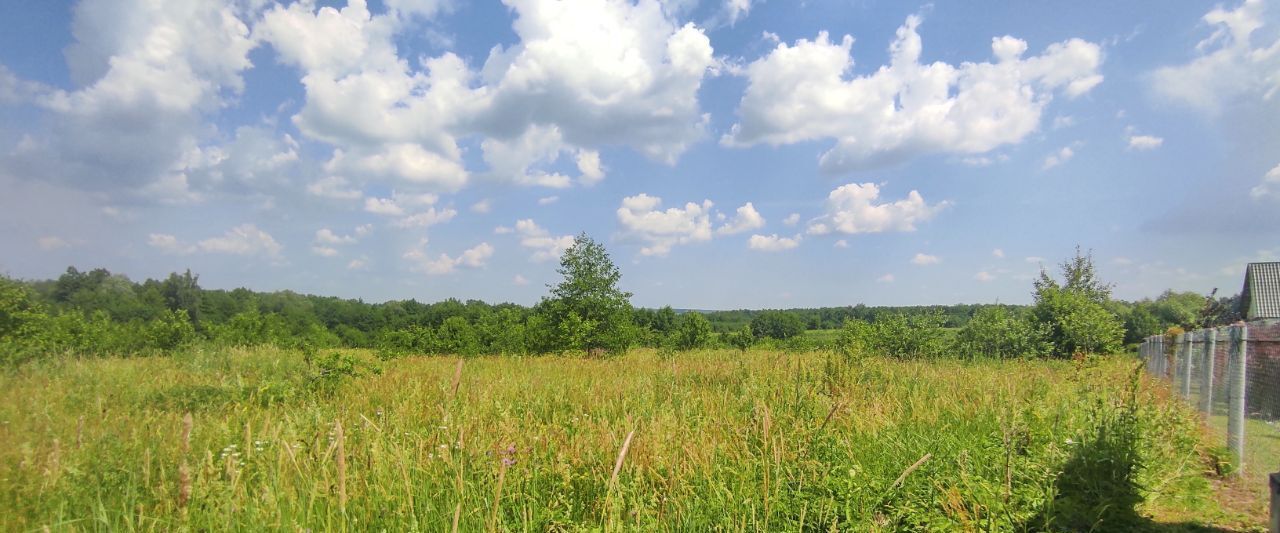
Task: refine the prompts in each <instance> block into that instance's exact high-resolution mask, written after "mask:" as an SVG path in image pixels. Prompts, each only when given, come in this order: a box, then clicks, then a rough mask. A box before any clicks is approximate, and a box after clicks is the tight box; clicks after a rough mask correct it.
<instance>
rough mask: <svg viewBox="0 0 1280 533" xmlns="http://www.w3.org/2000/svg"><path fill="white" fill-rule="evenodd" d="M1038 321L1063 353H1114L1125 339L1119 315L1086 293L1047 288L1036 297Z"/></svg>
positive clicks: (1055, 348)
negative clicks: (1091, 298)
mask: <svg viewBox="0 0 1280 533" xmlns="http://www.w3.org/2000/svg"><path fill="white" fill-rule="evenodd" d="M1033 316H1034V317H1035V320H1036V323H1037V324H1038V325H1039V326H1040V327H1042V328H1044V330H1045V331H1046V332H1047V333H1048V335H1049V337H1048V338H1049V341H1050V343H1052V346H1053V353H1054V354H1055V355H1058V356H1060V357H1066V356H1071V355H1075V354H1077V353H1086V354H1092V353H1103V354H1105V353H1114V352H1116V351H1118V350H1119V349H1120V343H1121V342H1122V341H1123V339H1124V326H1123V324H1122V323H1121V322H1120V319H1119V318H1118V317H1116V316H1115V315H1114V314H1112V313H1111V312H1110V311H1108V310H1107V308H1106V307H1104V306H1103V305H1102V304H1100V303H1097V302H1094V301H1092V300H1090V299H1089V298H1088V297H1087V296H1085V295H1084V294H1081V293H1078V292H1072V291H1067V290H1063V289H1047V290H1044V291H1042V292H1041V293H1040V294H1038V295H1037V297H1036V307H1035V309H1034V310H1033Z"/></svg>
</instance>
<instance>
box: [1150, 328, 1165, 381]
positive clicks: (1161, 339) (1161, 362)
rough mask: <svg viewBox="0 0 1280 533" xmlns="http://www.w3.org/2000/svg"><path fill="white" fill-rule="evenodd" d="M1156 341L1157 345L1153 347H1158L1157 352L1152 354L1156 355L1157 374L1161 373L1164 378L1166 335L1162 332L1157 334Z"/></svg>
mask: <svg viewBox="0 0 1280 533" xmlns="http://www.w3.org/2000/svg"><path fill="white" fill-rule="evenodd" d="M1155 342H1156V345H1155V346H1153V347H1155V349H1156V354H1152V355H1155V356H1156V375H1160V377H1161V378H1164V377H1165V336H1162V334H1157V336H1156V338H1155Z"/></svg>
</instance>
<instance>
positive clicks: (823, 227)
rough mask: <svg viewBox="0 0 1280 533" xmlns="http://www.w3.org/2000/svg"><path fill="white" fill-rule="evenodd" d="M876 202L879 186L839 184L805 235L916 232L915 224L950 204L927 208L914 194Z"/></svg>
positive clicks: (930, 217)
mask: <svg viewBox="0 0 1280 533" xmlns="http://www.w3.org/2000/svg"><path fill="white" fill-rule="evenodd" d="M879 199H880V186H878V185H876V184H874V183H861V184H859V183H850V184H847V185H841V186H840V187H837V188H836V189H835V190H833V191H831V194H829V195H827V212H826V214H825V215H823V216H821V217H818V218H816V219H814V220H813V221H812V222H810V223H809V229H808V233H809V234H812V235H824V234H827V233H831V232H838V233H846V234H854V233H880V232H886V231H915V230H916V224H918V223H921V222H927V221H928V220H930V219H932V218H933V217H934V215H936V214H938V213H939V212H940V211H942V210H943V209H946V208H947V206H949V205H950V203H949V202H945V201H944V202H940V203H937V204H933V205H929V204H927V203H925V201H924V198H923V197H921V196H920V193H919V192H917V191H911V192H910V193H908V194H907V197H906V198H904V199H902V200H897V201H893V202H884V203H876V202H877V200H879Z"/></svg>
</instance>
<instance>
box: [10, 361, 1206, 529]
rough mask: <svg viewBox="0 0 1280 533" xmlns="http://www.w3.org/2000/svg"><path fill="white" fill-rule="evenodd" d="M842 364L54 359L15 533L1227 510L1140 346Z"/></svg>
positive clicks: (15, 399) (946, 519) (969, 522)
mask: <svg viewBox="0 0 1280 533" xmlns="http://www.w3.org/2000/svg"><path fill="white" fill-rule="evenodd" d="M347 353H352V352H350V351H348V352H347ZM356 357H357V358H359V359H360V360H363V361H367V362H368V363H369V364H378V363H376V360H374V359H373V358H372V357H371V356H370V355H369V354H365V353H357V354H356ZM833 357H834V356H830V355H826V354H823V353H809V354H803V355H789V354H786V353H781V352H765V351H749V352H746V353H740V352H737V351H729V350H721V351H704V352H690V353H685V354H680V355H677V356H675V357H674V358H664V357H662V356H659V355H658V354H657V353H655V352H652V351H639V352H632V353H630V354H628V355H626V356H623V357H619V358H612V359H586V360H584V359H581V358H563V357H536V358H509V357H508V358H499V357H485V358H472V359H466V360H465V361H464V362H463V364H462V366H461V371H460V373H458V368H459V366H458V364H459V360H458V359H450V358H415V357H409V358H403V359H397V360H393V361H390V362H386V363H380V364H381V369H380V373H374V372H372V371H368V370H369V369H364V370H365V371H366V372H365V375H363V376H356V377H349V378H345V379H344V378H342V377H340V376H342V375H343V374H345V373H346V372H345V370H342V368H346V369H348V370H354V371H353V372H352V373H355V374H359V373H361V371H362V369H361V366H360V365H356V366H354V367H342V365H338V366H334V365H333V361H330V362H329V363H328V366H326V367H325V369H326V370H325V373H324V375H325V376H327V377H325V378H319V379H317V378H316V377H315V376H317V375H319V372H318V371H317V370H316V367H315V366H314V365H316V362H314V361H309V360H308V359H309V358H306V359H304V356H303V355H302V354H300V353H297V352H291V351H280V350H275V349H270V348H259V349H252V350H237V349H229V350H223V349H207V348H204V349H202V348H196V349H192V350H191V351H189V352H183V353H179V354H176V355H174V356H172V357H163V358H160V357H156V358H136V359H110V358H108V359H92V360H74V359H69V360H52V361H48V362H43V363H39V364H36V365H28V366H25V367H23V368H21V369H19V370H17V371H12V372H8V373H6V374H2V375H0V509H3V511H2V512H0V529H3V530H19V531H22V530H28V531H29V530H40V529H41V528H42V527H44V526H48V527H50V528H51V529H52V530H60V529H64V528H70V529H100V530H106V529H111V530H118V529H143V530H166V531H168V530H179V529H187V530H224V529H228V528H234V529H243V530H262V529H269V530H298V529H299V528H305V529H311V530H317V529H351V530H368V529H372V530H377V529H386V530H391V531H403V530H422V531H440V530H449V529H451V528H456V529H458V530H461V531H479V530H492V529H498V530H521V531H525V530H527V531H545V530H577V529H615V528H616V529H637V530H713V529H723V530H801V529H804V530H815V531H817V530H822V531H826V530H830V529H832V528H833V527H834V529H837V530H868V529H883V530H939V529H943V530H950V529H957V530H991V529H999V530H1044V529H1067V530H1082V529H1089V528H1091V527H1094V526H1098V527H1099V528H1100V529H1103V530H1106V529H1111V530H1115V529H1120V530H1130V529H1142V528H1149V527H1154V524H1155V522H1153V521H1152V520H1151V519H1150V518H1149V517H1150V516H1153V515H1154V516H1157V517H1160V518H1161V519H1167V518H1168V517H1173V519H1174V520H1181V518H1179V517H1205V516H1215V515H1216V514H1218V511H1217V510H1216V504H1215V503H1214V502H1213V501H1212V495H1211V494H1210V490H1209V487H1210V481H1209V475H1208V474H1207V471H1209V470H1212V469H1213V465H1212V464H1211V461H1209V460H1207V459H1206V458H1207V457H1208V454H1206V453H1205V451H1204V450H1203V449H1201V448H1200V445H1199V444H1198V441H1197V438H1196V435H1198V433H1199V432H1198V424H1199V422H1198V421H1197V420H1196V418H1195V416H1194V414H1192V413H1191V412H1190V411H1188V410H1187V409H1186V408H1185V407H1183V406H1181V405H1180V404H1179V403H1178V402H1176V401H1173V400H1171V399H1169V398H1168V396H1167V393H1166V391H1165V390H1164V389H1163V388H1161V386H1160V385H1158V384H1157V383H1155V382H1154V381H1148V380H1147V379H1146V378H1144V377H1141V376H1139V375H1138V374H1136V373H1135V368H1136V367H1137V364H1138V363H1137V361H1136V360H1133V359H1130V358H1126V357H1116V358H1110V359H1088V360H1084V361H1076V362H1071V361H1057V362H1044V361H1010V362H995V361H991V362H976V363H964V362H958V361H947V360H941V361H930V362H912V361H894V360H887V359H876V358H872V359H866V360H860V361H849V362H842V361H840V360H836V359H833ZM348 362H351V361H348ZM339 367H341V368H339ZM335 369H336V370H335ZM455 380H456V381H455ZM455 391H456V392H455ZM188 412H190V413H191V423H190V426H189V428H188V427H185V423H184V415H185V414H186V413H188ZM339 423H340V425H341V429H340V430H339V428H338V425H339ZM187 431H189V432H190V433H189V437H188V436H187V435H186V432H187ZM632 432H634V436H633V437H631V440H630V445H629V446H627V444H626V443H627V438H628V435H632ZM188 440H189V443H188ZM618 465H620V466H618Z"/></svg>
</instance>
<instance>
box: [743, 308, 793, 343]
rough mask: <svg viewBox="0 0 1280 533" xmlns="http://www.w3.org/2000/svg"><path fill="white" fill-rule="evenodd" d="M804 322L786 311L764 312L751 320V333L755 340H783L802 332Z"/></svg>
mask: <svg viewBox="0 0 1280 533" xmlns="http://www.w3.org/2000/svg"><path fill="white" fill-rule="evenodd" d="M804 329H805V325H804V321H802V320H801V319H800V317H799V316H797V315H795V314H794V313H788V312H786V311H764V312H762V313H760V314H758V315H756V316H755V317H753V318H752V319H751V332H752V333H753V334H754V335H755V336H756V338H757V339H760V338H765V337H768V338H770V339H778V340H785V339H789V338H791V337H794V336H796V335H799V334H801V333H802V332H804Z"/></svg>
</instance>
